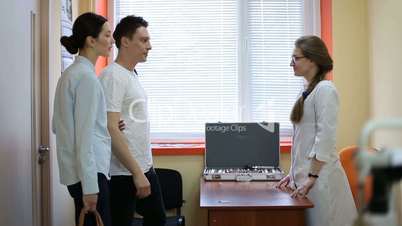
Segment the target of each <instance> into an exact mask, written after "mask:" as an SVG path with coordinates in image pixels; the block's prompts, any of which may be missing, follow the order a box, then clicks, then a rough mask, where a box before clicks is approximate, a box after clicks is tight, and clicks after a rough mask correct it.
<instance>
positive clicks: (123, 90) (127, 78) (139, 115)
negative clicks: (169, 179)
mask: <svg viewBox="0 0 402 226" xmlns="http://www.w3.org/2000/svg"><path fill="white" fill-rule="evenodd" d="M99 79H100V81H101V84H102V86H103V89H104V93H105V100H106V108H107V111H108V112H120V114H121V119H123V120H124V122H125V124H126V129H125V130H123V133H124V135H125V138H126V141H127V144H128V148H129V149H130V151H131V154H132V155H133V157H134V158H135V159H136V160H137V162H138V164H139V165H140V167H141V169H142V170H143V172H144V173H146V172H148V170H149V169H150V168H151V167H152V153H151V142H150V131H149V120H148V110H147V95H146V93H145V90H144V89H143V88H142V86H141V84H140V81H139V80H138V76H137V74H136V73H134V72H132V71H129V70H127V69H126V68H124V67H123V66H121V65H119V64H118V63H116V62H113V63H112V64H110V65H109V66H108V67H106V68H105V69H104V70H103V71H102V73H101V75H100V77H99ZM110 175H111V176H116V175H131V173H130V172H129V171H128V170H127V169H126V167H124V166H123V164H121V163H120V161H119V160H118V159H117V158H116V157H115V156H114V155H112V159H111V164H110Z"/></svg>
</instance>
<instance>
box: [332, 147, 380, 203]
mask: <svg viewBox="0 0 402 226" xmlns="http://www.w3.org/2000/svg"><path fill="white" fill-rule="evenodd" d="M357 151H358V147H357V146H349V147H345V148H343V149H342V150H341V151H340V153H339V159H340V161H341V164H342V166H343V169H344V170H345V173H346V176H347V177H348V181H349V186H350V189H351V190H352V195H353V199H354V201H355V205H356V207H357V208H359V206H360V203H359V198H358V192H359V184H358V172H357V169H356V163H355V160H354V156H355V154H356V153H357ZM372 184H373V178H372V177H371V176H368V177H367V179H366V182H365V185H364V196H365V197H364V200H365V202H366V203H367V202H368V201H369V200H370V198H371V195H372V186H373V185H372Z"/></svg>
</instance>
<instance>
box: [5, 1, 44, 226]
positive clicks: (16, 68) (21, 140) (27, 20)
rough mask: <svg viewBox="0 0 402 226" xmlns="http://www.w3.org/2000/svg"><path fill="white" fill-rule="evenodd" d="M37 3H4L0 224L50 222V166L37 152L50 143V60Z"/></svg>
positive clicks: (35, 225) (37, 224) (38, 225)
mask: <svg viewBox="0 0 402 226" xmlns="http://www.w3.org/2000/svg"><path fill="white" fill-rule="evenodd" d="M39 2H40V1H39V0H13V1H0V9H2V13H1V14H0V21H1V22H0V23H1V29H2V35H1V36H0V43H1V46H2V48H1V50H2V54H0V66H1V67H0V71H1V83H0V104H1V108H2V109H1V111H0V112H1V113H0V125H1V130H0V178H1V181H0V225H7V226H21V225H24V226H25V225H26V226H29V225H32V226H42V225H43V226H47V225H48V224H47V223H46V222H49V219H48V216H49V214H48V212H49V205H48V204H47V203H50V202H49V193H50V192H49V179H48V178H49V177H48V176H47V175H49V167H48V165H49V163H48V162H47V161H43V160H46V159H47V158H46V155H47V152H46V151H47V150H48V149H47V148H46V146H45V148H42V153H44V154H43V156H40V155H39V152H38V151H39V146H40V145H41V143H42V142H44V141H46V140H48V138H46V136H47V137H48V128H46V124H48V121H49V119H48V116H47V115H48V110H47V112H44V111H43V109H46V106H48V101H42V100H43V99H44V98H45V96H43V95H46V90H47V88H46V84H45V86H43V84H42V83H43V82H44V81H45V80H46V76H47V74H42V73H43V72H44V71H43V68H42V67H43V64H46V62H44V61H43V60H42V59H45V57H46V56H43V55H42V52H43V51H42V50H41V37H40V36H39V35H41V32H42V31H43V28H42V27H40V26H39V25H40V24H41V23H40V20H42V19H43V18H41V16H42V15H41V14H40V10H41V7H44V6H43V5H42V6H41V5H39ZM43 2H46V1H43ZM43 16H46V15H45V14H44V15H43ZM45 36H46V35H45ZM42 42H43V41H42ZM41 75H43V76H41ZM47 98H48V97H47ZM43 144H46V143H43ZM39 160H40V161H39ZM39 162H40V163H41V164H39Z"/></svg>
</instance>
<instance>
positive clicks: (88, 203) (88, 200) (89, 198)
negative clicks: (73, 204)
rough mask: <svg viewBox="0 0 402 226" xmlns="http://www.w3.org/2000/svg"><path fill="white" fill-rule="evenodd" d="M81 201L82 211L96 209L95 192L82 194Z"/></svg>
mask: <svg viewBox="0 0 402 226" xmlns="http://www.w3.org/2000/svg"><path fill="white" fill-rule="evenodd" d="M82 202H83V203H84V207H83V209H84V212H85V213H88V211H89V212H94V211H96V203H97V202H98V195H97V194H89V195H83V197H82Z"/></svg>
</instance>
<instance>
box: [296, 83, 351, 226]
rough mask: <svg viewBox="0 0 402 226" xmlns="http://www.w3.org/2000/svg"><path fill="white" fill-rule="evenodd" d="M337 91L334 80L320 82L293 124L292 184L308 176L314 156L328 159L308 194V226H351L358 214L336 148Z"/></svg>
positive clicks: (302, 180) (321, 159) (299, 183)
mask: <svg viewBox="0 0 402 226" xmlns="http://www.w3.org/2000/svg"><path fill="white" fill-rule="evenodd" d="M338 106H339V101H338V94H337V91H336V88H335V87H334V85H333V84H332V82H331V81H321V82H319V83H318V84H317V86H316V87H315V89H314V90H313V91H312V92H311V93H310V95H309V96H308V97H307V98H306V100H305V101H304V114H303V117H302V120H301V121H300V122H299V123H297V124H295V125H294V134H293V145H292V156H291V157H292V163H291V168H290V176H291V183H290V186H291V187H292V188H293V189H295V188H296V187H297V186H300V185H301V184H302V183H303V182H304V181H305V180H306V179H307V175H308V173H309V171H310V162H311V158H313V157H314V156H315V157H316V158H317V159H318V160H320V161H324V162H326V164H325V165H324V166H323V168H322V169H321V171H320V174H319V178H318V179H317V181H316V182H315V184H314V186H313V188H312V189H311V190H310V192H309V194H308V195H307V197H308V198H309V199H310V200H311V201H312V202H313V204H314V208H312V209H308V210H307V215H306V218H307V225H309V226H324V225H328V226H349V225H352V222H353V220H354V219H355V217H356V216H357V211H356V207H355V203H354V201H353V197H352V192H351V190H350V187H349V184H348V180H347V177H346V174H345V172H344V170H343V168H342V166H341V164H340V162H339V156H338V153H337V150H336V148H335V141H336V125H337V114H338Z"/></svg>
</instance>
